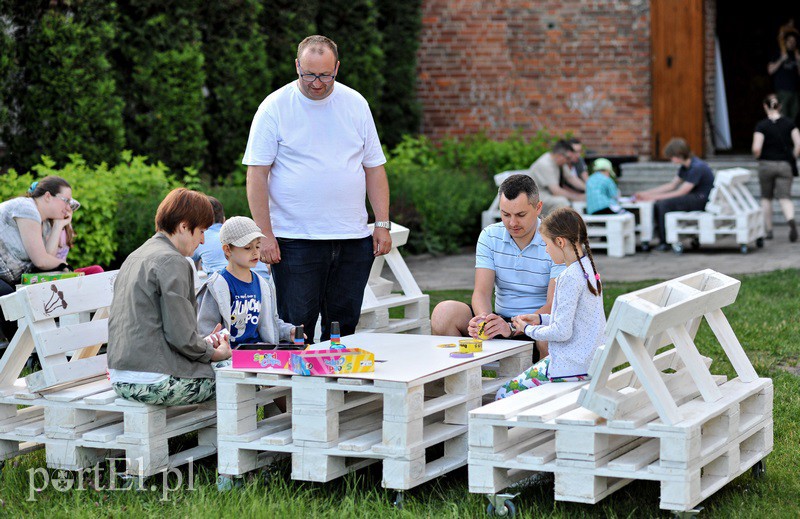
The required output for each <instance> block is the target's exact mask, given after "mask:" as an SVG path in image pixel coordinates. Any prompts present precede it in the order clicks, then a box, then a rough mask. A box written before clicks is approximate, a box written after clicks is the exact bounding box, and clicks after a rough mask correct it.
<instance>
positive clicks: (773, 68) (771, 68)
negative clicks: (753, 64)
mask: <svg viewBox="0 0 800 519" xmlns="http://www.w3.org/2000/svg"><path fill="white" fill-rule="evenodd" d="M787 57H788V56H787V55H786V54H782V55H781V57H780V58H778V60H777V61H772V62H770V63H769V64H768V65H767V72H768V73H769V75H770V76H771V75H772V74H774V73H775V72H777V71H778V69H779V68H780V66H781V65H782V64H783V62H784V61H785V60H786V58H787Z"/></svg>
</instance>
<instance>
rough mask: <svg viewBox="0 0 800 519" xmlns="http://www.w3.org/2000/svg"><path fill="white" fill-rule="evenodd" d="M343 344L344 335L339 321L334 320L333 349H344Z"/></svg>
mask: <svg viewBox="0 0 800 519" xmlns="http://www.w3.org/2000/svg"><path fill="white" fill-rule="evenodd" d="M343 348H344V346H342V335H341V332H340V331H339V321H333V322H332V323H331V349H332V350H339V349H343Z"/></svg>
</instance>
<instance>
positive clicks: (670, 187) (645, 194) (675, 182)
mask: <svg viewBox="0 0 800 519" xmlns="http://www.w3.org/2000/svg"><path fill="white" fill-rule="evenodd" d="M681 182H683V180H681V177H679V176H677V175H675V178H673V179H672V180H670V181H669V182H666V183H664V184H661V185H660V186H656V187H654V188H653V189H648V190H646V191H639V192H638V193H636V198H638V199H640V200H660V199H661V198H671V197H672V196H676V195H670V196H667V197H661V198H656V196H657V195H660V194H662V193H669V192H671V191H675V190H676V189H677V188H678V186H679V185H680V183H681Z"/></svg>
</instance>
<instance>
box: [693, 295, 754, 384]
mask: <svg viewBox="0 0 800 519" xmlns="http://www.w3.org/2000/svg"><path fill="white" fill-rule="evenodd" d="M705 318H706V321H707V322H708V325H709V326H710V327H711V330H712V331H713V332H714V335H716V336H717V339H718V340H719V343H720V346H722V348H723V349H724V350H725V354H726V355H727V356H728V359H729V360H730V361H731V364H732V365H733V369H735V370H736V374H737V375H739V380H741V381H742V382H753V381H755V380H756V379H758V375H757V374H756V370H755V369H754V368H753V365H752V364H751V363H750V359H748V358H747V354H746V353H745V351H744V349H743V348H742V345H741V344H740V343H739V339H737V338H736V334H735V333H734V332H733V329H732V328H731V325H730V323H729V322H728V319H727V318H726V317H725V314H723V313H722V310H720V309H716V310H712V311H711V312H708V313H707V314H705Z"/></svg>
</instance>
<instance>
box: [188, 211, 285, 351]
mask: <svg viewBox="0 0 800 519" xmlns="http://www.w3.org/2000/svg"><path fill="white" fill-rule="evenodd" d="M263 237H264V235H263V234H261V229H260V228H259V227H258V225H256V223H255V222H254V221H253V220H251V219H250V218H246V217H244V216H234V217H232V218H230V219H228V220H226V221H225V223H224V224H222V227H221V228H220V231H219V240H220V242H222V250H223V251H224V252H225V257H226V258H227V259H228V265H227V266H226V267H225V268H224V269H222V270H221V271H219V272H215V273H214V274H213V275H211V276H210V277H209V278H208V281H206V283H205V284H204V285H203V287H202V288H201V289H200V292H199V293H198V294H197V303H198V314H197V331H198V333H199V334H200V335H201V336H205V335H208V334H210V333H211V332H212V331H213V330H214V327H215V326H216V324H217V323H222V326H223V327H224V328H227V329H228V330H229V331H230V342H231V348H235V347H236V346H237V345H240V344H245V343H253V342H266V343H271V344H278V343H279V342H280V341H281V340H283V341H290V342H291V341H293V340H294V326H293V325H291V324H288V323H285V322H283V321H282V320H281V319H280V318H279V317H278V306H277V303H276V300H275V288H274V286H273V285H272V284H271V283H270V282H268V281H267V280H266V279H264V278H263V277H261V276H259V275H254V274H253V272H252V271H251V270H250V269H252V268H253V267H255V265H256V263H258V257H259V251H260V250H261V238H263Z"/></svg>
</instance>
